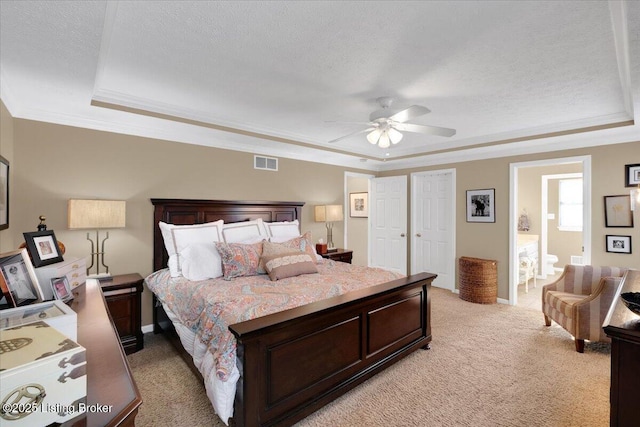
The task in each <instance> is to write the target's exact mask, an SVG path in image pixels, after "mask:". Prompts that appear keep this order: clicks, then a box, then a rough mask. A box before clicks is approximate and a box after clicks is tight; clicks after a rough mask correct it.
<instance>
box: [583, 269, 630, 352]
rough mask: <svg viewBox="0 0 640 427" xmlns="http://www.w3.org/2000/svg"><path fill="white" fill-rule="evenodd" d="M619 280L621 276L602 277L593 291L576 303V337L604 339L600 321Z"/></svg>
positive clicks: (602, 319)
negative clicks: (598, 337)
mask: <svg viewBox="0 0 640 427" xmlns="http://www.w3.org/2000/svg"><path fill="white" fill-rule="evenodd" d="M621 282H622V277H602V278H600V282H599V283H598V286H597V287H596V288H595V289H594V291H593V293H592V294H591V295H589V296H588V297H587V298H585V299H584V300H582V301H580V302H579V303H576V306H575V310H576V338H582V339H591V340H593V339H595V337H594V335H595V336H596V337H597V336H600V338H601V339H604V340H606V335H605V333H604V330H603V329H602V323H603V322H604V319H605V317H607V313H608V312H609V307H610V306H611V303H612V302H613V298H614V297H615V295H616V291H617V290H618V287H619V286H620V283H621Z"/></svg>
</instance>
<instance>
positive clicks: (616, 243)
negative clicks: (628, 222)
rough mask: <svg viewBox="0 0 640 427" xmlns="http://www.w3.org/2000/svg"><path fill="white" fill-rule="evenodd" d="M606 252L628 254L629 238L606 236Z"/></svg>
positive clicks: (629, 251) (629, 249) (629, 247)
mask: <svg viewBox="0 0 640 427" xmlns="http://www.w3.org/2000/svg"><path fill="white" fill-rule="evenodd" d="M607 252H614V253H618V254H630V253H631V236H614V235H610V234H607Z"/></svg>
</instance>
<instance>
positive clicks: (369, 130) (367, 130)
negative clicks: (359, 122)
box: [329, 123, 376, 144]
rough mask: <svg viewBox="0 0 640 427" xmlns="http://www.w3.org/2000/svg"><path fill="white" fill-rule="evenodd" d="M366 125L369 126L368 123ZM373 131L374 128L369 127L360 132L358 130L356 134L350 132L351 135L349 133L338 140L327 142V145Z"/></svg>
mask: <svg viewBox="0 0 640 427" xmlns="http://www.w3.org/2000/svg"><path fill="white" fill-rule="evenodd" d="M367 124H369V123H367ZM375 129H376V128H375V127H369V128H367V129H362V130H359V131H356V132H352V133H349V134H347V135H344V136H341V137H340V138H336V139H332V140H331V141H329V144H333V143H334V142H338V141H342V140H343V139H346V138H349V137H351V136H354V135H359V134H361V133H365V132H371V131H372V130H375Z"/></svg>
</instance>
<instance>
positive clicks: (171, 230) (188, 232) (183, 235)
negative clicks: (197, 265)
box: [158, 220, 224, 277]
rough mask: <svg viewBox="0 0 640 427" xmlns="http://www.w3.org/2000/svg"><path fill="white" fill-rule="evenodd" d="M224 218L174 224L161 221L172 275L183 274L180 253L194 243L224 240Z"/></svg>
mask: <svg viewBox="0 0 640 427" xmlns="http://www.w3.org/2000/svg"><path fill="white" fill-rule="evenodd" d="M223 224H224V222H223V221H222V220H219V221H215V222H207V223H204V224H193V225H174V224H167V223H166V222H162V221H160V222H159V223H158V226H159V227H160V232H161V233H162V239H163V240H164V247H165V248H166V249H167V253H168V254H169V271H170V272H171V277H179V276H181V275H182V266H181V265H180V264H181V262H180V253H181V252H182V251H183V250H184V249H186V248H187V247H188V246H189V245H192V244H194V243H211V242H221V241H222V234H221V231H222V227H223Z"/></svg>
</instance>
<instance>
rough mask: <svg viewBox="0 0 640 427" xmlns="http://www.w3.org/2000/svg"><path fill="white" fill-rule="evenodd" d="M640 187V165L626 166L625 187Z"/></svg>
mask: <svg viewBox="0 0 640 427" xmlns="http://www.w3.org/2000/svg"><path fill="white" fill-rule="evenodd" d="M638 185H640V163H635V164H632V165H625V166H624V186H625V187H636V186H638Z"/></svg>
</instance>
